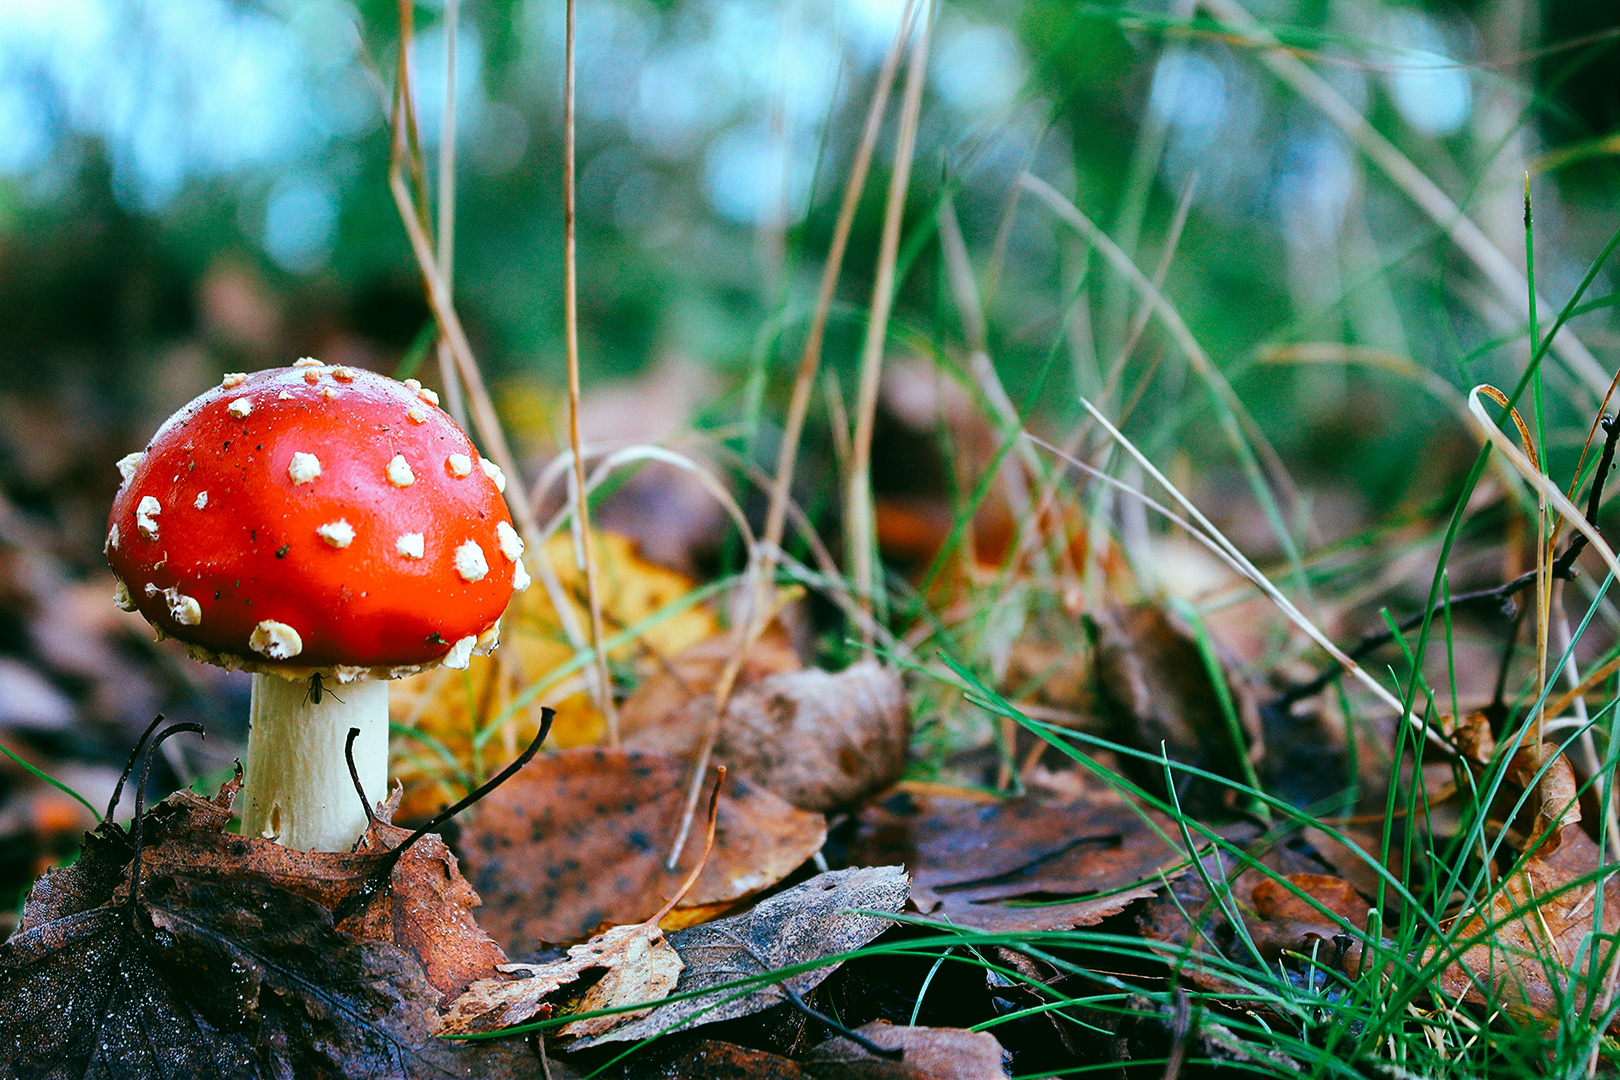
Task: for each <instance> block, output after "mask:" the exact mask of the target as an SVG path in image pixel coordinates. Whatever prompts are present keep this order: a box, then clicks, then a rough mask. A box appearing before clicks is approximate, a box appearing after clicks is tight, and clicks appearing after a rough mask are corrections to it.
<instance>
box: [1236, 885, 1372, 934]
mask: <svg viewBox="0 0 1620 1080" xmlns="http://www.w3.org/2000/svg"><path fill="white" fill-rule="evenodd" d="M1284 882H1287V883H1288V884H1284ZM1288 885H1292V886H1294V888H1295V889H1298V890H1299V891H1300V892H1303V893H1304V894H1305V895H1306V896H1308V897H1310V899H1309V900H1307V899H1305V898H1304V897H1302V896H1300V895H1299V894H1298V893H1295V892H1294V891H1293V889H1290V888H1289V887H1288ZM1250 895H1251V898H1252V900H1253V902H1254V910H1255V911H1256V912H1257V913H1258V914H1259V916H1260V917H1261V918H1262V919H1265V920H1267V921H1269V922H1277V921H1280V920H1285V919H1287V920H1292V921H1294V922H1312V921H1316V922H1321V921H1324V919H1325V917H1324V913H1323V910H1322V909H1323V908H1326V909H1327V911H1328V912H1331V913H1332V914H1334V915H1337V916H1339V918H1341V919H1343V920H1345V921H1346V922H1348V923H1349V924H1350V925H1352V926H1365V925H1366V921H1367V913H1368V912H1369V911H1370V910H1371V907H1370V905H1368V903H1367V901H1366V900H1364V899H1362V898H1361V896H1360V895H1359V894H1358V893H1357V892H1356V890H1355V889H1354V888H1352V887H1351V885H1350V883H1349V882H1348V881H1346V880H1344V879H1343V878H1336V877H1330V876H1329V875H1327V874H1289V875H1288V876H1287V877H1285V878H1264V879H1262V880H1260V881H1258V882H1256V883H1255V886H1254V891H1253V892H1252V893H1251V894H1250ZM1312 900H1314V901H1315V903H1312V902H1311V901H1312Z"/></svg>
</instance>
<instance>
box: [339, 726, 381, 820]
mask: <svg viewBox="0 0 1620 1080" xmlns="http://www.w3.org/2000/svg"><path fill="white" fill-rule="evenodd" d="M359 737H360V729H359V728H357V727H352V728H350V729H349V737H348V738H346V739H344V740H343V760H344V761H346V762H348V763H349V779H350V780H353V781H354V793H355V794H356V795H358V796H360V809H362V810H364V811H365V812H366V830H367V831H368V832H369V831H370V830H371V829H373V828H375V827H376V825H377V815H376V814H375V813H373V812H372V809H371V800H370V799H368V798H366V787H365V785H364V784H362V783H361V782H360V770H359V769H357V768H355V766H354V740H356V739H358V738H359Z"/></svg>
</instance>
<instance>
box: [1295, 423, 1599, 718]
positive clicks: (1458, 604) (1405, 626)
mask: <svg viewBox="0 0 1620 1080" xmlns="http://www.w3.org/2000/svg"><path fill="white" fill-rule="evenodd" d="M1598 426H1599V427H1601V428H1602V429H1603V432H1604V439H1603V452H1602V455H1601V456H1600V457H1599V458H1598V465H1597V469H1596V471H1595V472H1594V473H1593V474H1592V489H1591V492H1590V493H1589V494H1588V496H1587V500H1586V518H1587V520H1588V521H1591V522H1592V523H1593V524H1594V525H1595V524H1596V523H1597V512H1598V509H1599V507H1601V506H1602V505H1603V485H1604V482H1605V481H1606V480H1607V479H1608V476H1609V471H1610V469H1611V468H1612V467H1613V465H1614V455H1615V444H1616V443H1617V442H1620V422H1616V420H1615V419H1614V418H1613V417H1611V416H1608V415H1606V414H1605V415H1604V416H1603V417H1602V418H1601V419H1600V420H1599V421H1598ZM1585 549H1586V537H1585V536H1584V535H1583V534H1581V533H1576V534H1575V537H1574V539H1572V540H1571V541H1570V542H1569V546H1568V547H1566V548H1565V549H1564V552H1563V554H1561V555H1559V556H1558V558H1557V559H1556V560H1554V561H1553V564H1552V567H1551V568H1550V571H1549V572H1550V573H1551V575H1552V577H1553V579H1554V580H1564V581H1567V580H1569V579H1570V578H1573V577H1574V576H1575V575H1576V572H1577V571H1576V569H1575V560H1576V559H1577V558H1579V557H1580V554H1581V552H1582V551H1584V550H1585ZM1535 580H1536V572H1535V571H1534V570H1527V571H1525V572H1524V573H1522V574H1520V575H1519V576H1518V577H1516V578H1514V579H1513V580H1511V581H1508V582H1506V583H1504V584H1502V585H1497V586H1495V587H1494V588H1490V589H1480V590H1478V591H1476V592H1469V593H1461V594H1459V595H1457V596H1453V597H1451V599H1450V601H1449V605H1448V603H1447V602H1446V601H1441V602H1440V603H1438V604H1436V605H1435V606H1434V608H1433V610H1431V611H1420V612H1418V613H1417V614H1415V615H1409V616H1407V617H1406V618H1405V619H1402V620H1401V621H1400V622H1399V623H1397V624H1396V626H1397V627H1399V629H1400V632H1401V633H1403V634H1404V633H1405V632H1406V631H1408V630H1413V629H1416V628H1417V627H1419V626H1421V625H1423V621H1424V620H1425V619H1436V618H1440V617H1442V616H1443V615H1444V614H1445V610H1446V608H1447V606H1449V607H1450V608H1451V610H1452V611H1457V610H1459V609H1470V608H1489V607H1490V606H1492V605H1496V606H1497V607H1498V609H1499V610H1500V611H1501V612H1502V614H1503V615H1506V616H1509V617H1512V618H1513V619H1514V628H1515V630H1517V628H1518V625H1519V624H1518V615H1519V611H1518V605H1516V604H1514V603H1513V598H1514V597H1515V596H1517V595H1518V594H1519V593H1521V592H1523V591H1524V590H1525V589H1528V588H1529V587H1530V586H1531V585H1533V584H1534V583H1535ZM1394 640H1395V632H1394V631H1392V630H1381V631H1379V632H1378V633H1375V634H1368V635H1367V636H1365V637H1363V638H1362V639H1361V640H1360V641H1358V642H1356V644H1355V645H1354V646H1353V647H1351V648H1349V649H1346V650H1345V655H1347V656H1348V657H1349V658H1350V659H1351V660H1356V661H1360V660H1361V659H1362V658H1363V657H1365V656H1368V655H1370V654H1371V653H1373V652H1376V651H1377V650H1378V649H1381V648H1383V647H1384V646H1385V645H1388V644H1389V643H1390V642H1392V641H1394ZM1342 672H1343V669H1342V668H1341V667H1340V666H1339V665H1338V664H1337V663H1333V664H1329V665H1328V666H1327V667H1326V668H1324V669H1323V670H1322V672H1321V673H1320V674H1318V675H1317V676H1316V677H1315V678H1313V679H1310V680H1309V681H1307V682H1303V683H1296V684H1295V685H1293V686H1290V687H1288V688H1287V689H1285V690H1283V692H1282V693H1281V694H1279V695H1278V696H1277V698H1276V699H1275V700H1274V701H1272V702H1271V703H1270V704H1269V705H1268V706H1266V707H1267V708H1269V709H1274V710H1277V711H1278V712H1282V713H1286V712H1287V711H1288V709H1289V708H1290V707H1291V706H1292V705H1293V704H1294V703H1295V702H1299V701H1304V700H1305V699H1306V698H1309V697H1315V696H1316V695H1317V694H1319V693H1321V692H1322V691H1323V690H1325V689H1327V687H1328V684H1330V683H1331V682H1333V680H1334V679H1337V678H1338V677H1339V675H1340V674H1341V673H1342Z"/></svg>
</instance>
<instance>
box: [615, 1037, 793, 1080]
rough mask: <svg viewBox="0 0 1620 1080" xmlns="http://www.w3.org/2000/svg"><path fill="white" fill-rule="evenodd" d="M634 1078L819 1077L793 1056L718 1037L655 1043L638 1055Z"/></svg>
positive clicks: (732, 1079)
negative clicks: (750, 1046)
mask: <svg viewBox="0 0 1620 1080" xmlns="http://www.w3.org/2000/svg"><path fill="white" fill-rule="evenodd" d="M635 1077H636V1080H816V1077H814V1076H812V1075H811V1074H810V1073H807V1072H805V1071H804V1069H802V1068H801V1067H800V1066H799V1063H798V1062H796V1061H794V1060H793V1059H791V1058H785V1057H783V1056H782V1055H781V1054H773V1053H771V1052H770V1051H768V1050H753V1049H750V1048H749V1047H746V1046H738V1045H737V1044H736V1043H728V1042H720V1041H718V1040H716V1039H701V1040H699V1041H697V1042H695V1043H689V1042H685V1041H683V1040H666V1041H661V1042H656V1043H653V1044H652V1045H651V1046H649V1047H648V1048H647V1049H646V1050H645V1051H644V1052H642V1053H641V1054H639V1055H638V1056H637V1058H636V1065H635Z"/></svg>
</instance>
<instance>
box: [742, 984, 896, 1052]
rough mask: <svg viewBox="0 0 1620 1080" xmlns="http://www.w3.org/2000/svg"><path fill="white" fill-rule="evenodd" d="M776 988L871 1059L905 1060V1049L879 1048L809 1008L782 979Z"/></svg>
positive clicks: (792, 1003)
mask: <svg viewBox="0 0 1620 1080" xmlns="http://www.w3.org/2000/svg"><path fill="white" fill-rule="evenodd" d="M756 959H757V958H756ZM776 987H777V989H779V990H781V991H782V996H784V997H785V998H787V1002H788V1004H789V1005H792V1006H793V1007H794V1008H795V1009H798V1010H799V1012H801V1013H803V1014H804V1015H805V1016H806V1017H808V1018H809V1019H811V1020H814V1021H815V1022H816V1023H818V1024H821V1025H823V1026H825V1027H827V1028H829V1029H831V1030H832V1031H835V1032H837V1033H838V1034H839V1035H842V1036H843V1037H844V1038H846V1039H848V1040H849V1041H850V1042H852V1043H854V1044H855V1045H856V1046H859V1047H860V1048H861V1049H862V1050H865V1051H866V1052H867V1053H868V1054H871V1055H872V1056H873V1057H877V1058H883V1059H884V1060H885V1061H903V1060H905V1056H906V1048H905V1047H903V1046H879V1045H878V1044H877V1043H875V1042H873V1041H872V1040H871V1039H868V1038H867V1037H866V1036H865V1035H862V1034H861V1033H860V1032H858V1031H856V1030H855V1029H854V1028H850V1027H846V1026H844V1025H843V1024H840V1023H839V1022H838V1021H836V1020H834V1019H833V1018H832V1017H830V1016H828V1015H827V1014H826V1013H823V1012H821V1011H820V1010H819V1009H813V1008H811V1007H810V1005H809V1003H808V1002H806V1001H805V1000H804V998H803V997H802V996H801V995H800V994H799V992H798V991H797V990H795V989H793V987H791V986H789V985H788V984H787V980H785V979H784V980H783V981H782V982H779V983H777V984H776Z"/></svg>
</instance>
